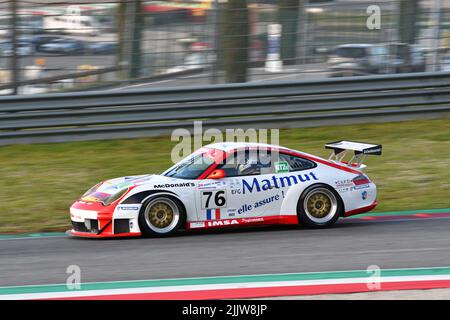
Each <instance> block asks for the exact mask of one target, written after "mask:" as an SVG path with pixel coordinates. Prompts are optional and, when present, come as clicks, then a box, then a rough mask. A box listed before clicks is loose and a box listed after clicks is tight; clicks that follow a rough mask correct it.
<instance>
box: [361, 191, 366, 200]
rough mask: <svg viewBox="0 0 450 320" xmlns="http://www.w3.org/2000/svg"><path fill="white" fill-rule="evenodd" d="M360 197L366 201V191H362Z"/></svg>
mask: <svg viewBox="0 0 450 320" xmlns="http://www.w3.org/2000/svg"><path fill="white" fill-rule="evenodd" d="M361 197H362V199H363V200H366V199H367V191H364V192H363V193H361Z"/></svg>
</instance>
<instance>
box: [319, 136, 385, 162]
mask: <svg viewBox="0 0 450 320" xmlns="http://www.w3.org/2000/svg"><path fill="white" fill-rule="evenodd" d="M325 148H326V149H332V150H333V152H332V153H331V155H330V157H329V158H328V159H329V160H331V161H338V162H343V163H345V164H347V165H348V166H351V167H357V168H359V169H364V168H365V167H366V166H365V165H364V164H363V161H364V158H365V156H367V155H374V156H380V155H381V150H382V146H381V144H370V143H363V142H355V141H344V140H341V141H336V142H330V143H327V144H326V145H325ZM347 150H352V151H354V155H353V157H352V158H351V159H350V161H348V162H344V161H342V160H343V158H344V157H345V155H346V152H347Z"/></svg>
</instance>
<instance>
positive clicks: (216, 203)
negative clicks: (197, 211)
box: [202, 190, 227, 208]
mask: <svg viewBox="0 0 450 320" xmlns="http://www.w3.org/2000/svg"><path fill="white" fill-rule="evenodd" d="M202 199H204V200H205V201H202V203H203V204H204V208H220V207H223V206H225V204H226V202H227V199H226V198H225V191H224V190H219V191H203V192H202ZM211 203H212V204H213V205H211Z"/></svg>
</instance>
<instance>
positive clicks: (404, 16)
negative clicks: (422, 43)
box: [398, 0, 420, 44]
mask: <svg viewBox="0 0 450 320" xmlns="http://www.w3.org/2000/svg"><path fill="white" fill-rule="evenodd" d="M419 9H420V8H419V0H400V8H399V10H400V12H399V14H400V17H399V30H398V33H399V38H400V42H403V43H409V44H414V43H415V42H416V37H417V31H418V29H417V26H416V21H417V18H418V15H419Z"/></svg>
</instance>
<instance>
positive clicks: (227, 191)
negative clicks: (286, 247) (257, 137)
mask: <svg viewBox="0 0 450 320" xmlns="http://www.w3.org/2000/svg"><path fill="white" fill-rule="evenodd" d="M218 168H219V169H222V170H224V172H225V174H226V177H225V178H222V179H218V180H209V179H206V180H204V181H203V182H201V183H199V186H198V192H199V195H198V199H200V206H201V210H202V216H203V217H204V219H205V220H218V219H233V218H250V217H263V216H268V215H277V214H278V213H279V209H280V207H281V202H282V195H281V191H280V190H278V189H277V188H274V187H272V188H269V189H265V190H263V189H262V188H261V187H259V188H258V186H260V185H261V184H263V183H264V181H265V180H268V179H272V176H273V174H274V168H273V161H272V159H271V153H270V152H267V151H265V150H264V151H262V150H240V151H236V152H234V153H233V154H231V155H229V156H228V157H227V159H226V160H225V162H224V164H222V165H219V166H218Z"/></svg>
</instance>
